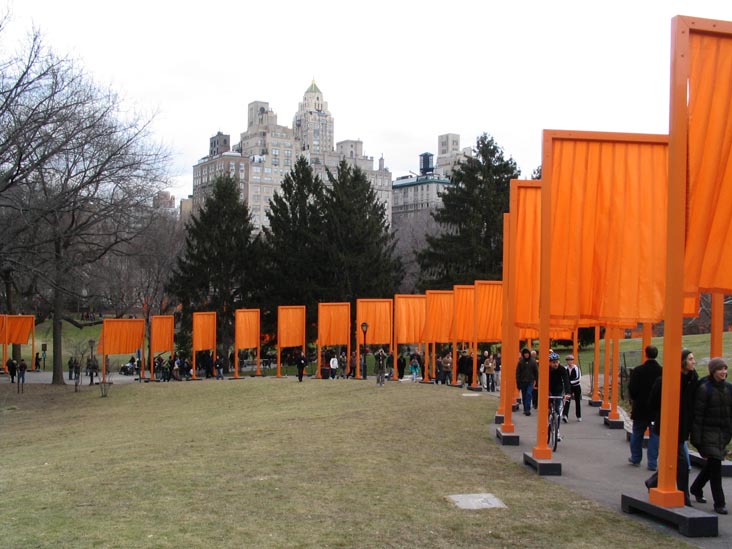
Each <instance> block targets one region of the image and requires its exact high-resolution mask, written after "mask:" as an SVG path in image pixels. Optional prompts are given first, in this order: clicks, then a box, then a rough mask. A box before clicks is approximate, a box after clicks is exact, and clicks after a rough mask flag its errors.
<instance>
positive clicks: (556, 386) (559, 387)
mask: <svg viewBox="0 0 732 549" xmlns="http://www.w3.org/2000/svg"><path fill="white" fill-rule="evenodd" d="M571 395H572V385H571V384H570V382H569V375H568V374H567V369H566V368H565V367H564V366H562V365H561V364H559V355H558V354H557V353H555V352H551V353H549V396H550V397H561V398H552V399H549V406H554V410H556V412H557V415H559V414H561V412H562V405H563V404H564V403H566V402H568V401H569V399H570V398H571ZM557 439H558V440H562V435H561V434H560V433H559V430H557Z"/></svg>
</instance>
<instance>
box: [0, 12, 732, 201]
mask: <svg viewBox="0 0 732 549" xmlns="http://www.w3.org/2000/svg"><path fill="white" fill-rule="evenodd" d="M3 5H4V6H6V7H7V9H9V10H10V12H11V17H12V19H11V24H10V28H9V29H8V31H7V32H6V33H5V34H6V36H5V40H3V50H4V51H8V50H7V48H8V47H9V46H12V47H11V48H10V49H13V48H14V46H15V44H16V40H17V39H19V38H20V37H21V36H22V35H23V33H26V32H27V31H28V30H29V29H30V28H31V27H32V26H35V27H36V28H38V29H40V30H41V32H42V34H43V35H44V37H45V40H46V43H47V44H48V45H49V46H51V47H52V48H53V49H54V51H55V52H56V53H57V54H61V55H66V56H69V57H71V58H73V59H75V60H78V61H79V63H80V64H81V66H83V67H84V68H85V70H86V71H87V72H88V73H89V74H91V75H92V76H93V77H94V79H95V80H96V81H97V82H98V83H100V84H101V85H103V86H107V85H109V86H111V87H112V88H114V89H115V90H117V91H118V92H119V93H120V94H121V95H122V97H123V98H124V101H125V102H126V104H127V105H129V106H130V107H131V108H135V109H138V110H140V111H142V112H145V113H153V112H156V113H157V115H156V119H155V124H154V131H155V134H156V136H157V138H158V139H159V140H160V141H162V142H163V143H165V144H167V145H168V146H169V147H171V149H172V150H173V152H174V163H173V165H172V168H171V181H172V191H173V192H174V194H176V196H177V197H178V198H182V197H184V196H186V195H188V194H190V193H191V192H192V166H193V165H194V164H195V163H196V162H197V160H198V159H199V158H201V157H203V156H205V155H206V154H207V153H208V139H209V137H211V136H212V135H214V134H215V133H216V132H217V131H222V132H224V133H228V134H231V136H232V139H233V140H234V141H236V140H237V139H238V136H239V134H240V133H241V132H243V131H244V130H245V129H246V108H247V104H248V103H250V102H252V101H267V102H269V104H270V107H271V108H272V109H273V110H274V111H275V113H276V114H277V115H278V122H279V123H280V124H282V125H287V126H291V125H292V117H293V115H294V114H295V111H296V110H297V107H298V103H299V102H300V101H302V98H303V95H304V93H305V90H306V89H307V88H308V86H309V85H310V83H311V81H312V80H313V79H315V82H316V83H317V85H318V87H319V88H320V90H321V91H322V92H323V97H324V99H325V100H326V101H327V102H328V107H329V110H330V112H331V114H332V115H333V117H334V119H335V141H341V140H344V139H361V140H362V141H363V143H364V152H365V153H366V154H367V155H368V156H372V157H373V158H374V162H375V164H376V161H377V160H378V158H379V157H381V156H382V155H383V157H384V159H385V162H386V166H387V167H388V168H389V169H390V170H391V171H392V173H393V175H394V177H395V178H396V177H397V176H400V175H405V174H407V173H408V172H409V170H412V171H417V168H418V155H419V154H421V153H423V152H432V153H433V154H435V155H436V154H437V136H438V135H439V134H443V133H458V134H460V136H461V146H463V147H467V146H471V145H474V144H475V141H476V138H477V137H478V136H479V135H480V134H482V133H484V132H485V133H488V134H490V135H492V136H493V137H494V138H495V139H496V141H497V142H498V144H499V145H500V146H501V147H503V149H504V152H505V153H506V155H507V156H511V157H513V158H514V160H515V161H516V163H517V164H518V166H519V168H520V169H521V171H522V174H523V176H524V177H529V175H530V173H531V172H532V171H533V169H534V168H536V167H537V166H538V165H539V164H540V161H541V133H542V130H543V129H565V130H592V131H618V132H641V133H667V132H668V94H669V60H670V47H671V43H670V36H671V18H672V17H673V16H675V15H689V16H695V17H705V18H709V19H722V20H727V21H729V20H732V0H614V1H598V0H594V1H593V0H582V1H570V0H554V1H546V0H503V1H500V2H499V1H495V0H474V1H465V0H455V1H452V2H446V1H442V2H435V1H432V0H422V1H420V2H406V1H399V0H391V1H389V2H386V1H382V0H371V1H369V2H361V3H357V2H344V1H342V0H339V1H327V0H310V1H307V2H303V1H301V0H298V1H294V0H280V1H276V2H226V3H225V2H215V3H194V2H180V1H178V2H170V1H167V0H146V1H141V0H127V1H124V2H114V3H112V2H106V1H103V0H65V1H61V0H0V6H3ZM193 6H195V9H194V7H193ZM3 55H5V54H3Z"/></svg>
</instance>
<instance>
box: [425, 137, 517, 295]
mask: <svg viewBox="0 0 732 549" xmlns="http://www.w3.org/2000/svg"><path fill="white" fill-rule="evenodd" d="M520 175H521V172H520V171H519V169H518V168H517V166H516V163H515V162H514V160H513V158H508V159H506V158H504V154H503V149H501V147H499V146H498V144H497V143H496V142H495V141H494V140H493V138H492V137H490V136H488V135H486V134H483V135H482V136H480V137H479V138H478V140H477V143H476V147H475V150H474V156H473V157H471V158H466V159H465V160H464V161H463V162H462V163H461V164H460V165H459V166H458V168H457V169H456V170H455V172H454V173H453V175H452V182H453V185H451V186H450V187H448V188H447V190H446V191H445V192H444V193H443V194H442V207H440V208H439V209H438V210H437V211H436V212H435V213H434V214H433V217H434V219H435V221H437V223H438V224H439V225H440V227H441V229H442V232H441V233H440V234H439V235H437V236H428V237H427V246H426V247H425V248H424V249H423V250H421V251H420V252H419V253H418V254H417V261H418V262H419V265H420V270H421V273H420V278H419V281H418V287H419V288H420V289H421V290H426V289H449V288H452V286H453V285H455V284H472V283H473V282H474V281H475V280H500V279H501V277H502V270H503V214H504V213H506V212H507V211H508V199H509V190H510V183H511V179H516V178H518V177H519V176H520Z"/></svg>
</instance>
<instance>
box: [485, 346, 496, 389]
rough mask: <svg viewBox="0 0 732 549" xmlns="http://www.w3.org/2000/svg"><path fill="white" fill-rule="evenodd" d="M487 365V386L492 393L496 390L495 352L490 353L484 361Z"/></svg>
mask: <svg viewBox="0 0 732 549" xmlns="http://www.w3.org/2000/svg"><path fill="white" fill-rule="evenodd" d="M483 365H484V366H485V388H486V391H490V392H491V393H495V392H496V359H495V357H494V356H493V353H489V354H488V357H487V358H486V359H485V362H484V363H483Z"/></svg>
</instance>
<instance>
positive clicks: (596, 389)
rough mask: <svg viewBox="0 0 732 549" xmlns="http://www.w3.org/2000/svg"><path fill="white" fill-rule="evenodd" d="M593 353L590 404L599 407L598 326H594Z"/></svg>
mask: <svg viewBox="0 0 732 549" xmlns="http://www.w3.org/2000/svg"><path fill="white" fill-rule="evenodd" d="M593 351H594V357H593V360H594V365H593V368H594V371H595V383H594V384H593V387H592V400H591V401H590V403H591V404H592V405H594V406H600V404H601V403H602V401H601V400H600V326H599V325H595V347H594V349H593Z"/></svg>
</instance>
